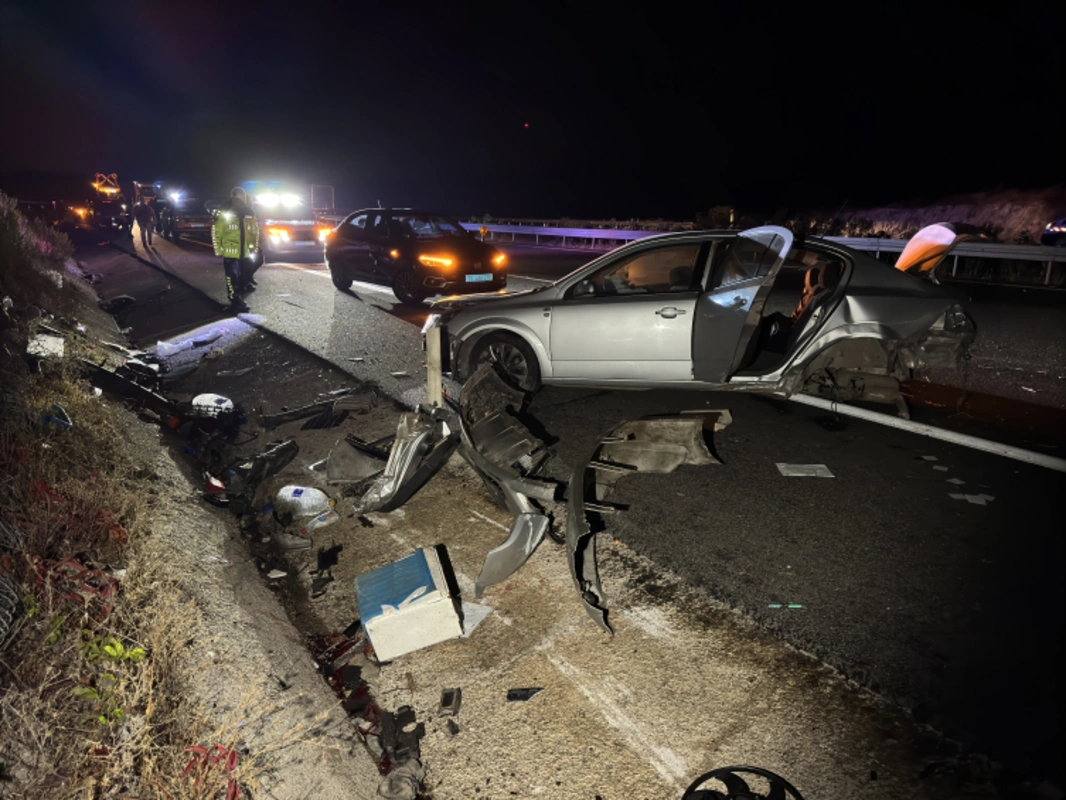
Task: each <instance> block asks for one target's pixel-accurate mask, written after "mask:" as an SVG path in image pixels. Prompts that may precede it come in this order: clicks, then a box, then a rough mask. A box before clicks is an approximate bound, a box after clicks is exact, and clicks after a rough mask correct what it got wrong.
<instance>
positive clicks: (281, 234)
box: [267, 228, 289, 242]
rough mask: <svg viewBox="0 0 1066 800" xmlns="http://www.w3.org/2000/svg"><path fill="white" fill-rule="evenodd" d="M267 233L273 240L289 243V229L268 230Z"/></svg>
mask: <svg viewBox="0 0 1066 800" xmlns="http://www.w3.org/2000/svg"><path fill="white" fill-rule="evenodd" d="M267 233H268V234H270V238H271V239H280V240H281V241H283V242H287V241H289V229H288V228H267Z"/></svg>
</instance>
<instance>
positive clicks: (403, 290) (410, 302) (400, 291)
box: [392, 267, 426, 306]
mask: <svg viewBox="0 0 1066 800" xmlns="http://www.w3.org/2000/svg"><path fill="white" fill-rule="evenodd" d="M419 288H420V286H419V281H418V273H416V272H415V271H414V270H413V269H411V268H410V267H407V268H406V269H402V270H400V271H399V272H397V273H396V277H395V278H393V279H392V292H393V294H395V295H396V299H397V300H399V301H400V302H401V303H403V304H404V305H405V306H421V305H422V303H423V302H424V301H425V299H426V296H425V295H424V294H422V292H420V291H419Z"/></svg>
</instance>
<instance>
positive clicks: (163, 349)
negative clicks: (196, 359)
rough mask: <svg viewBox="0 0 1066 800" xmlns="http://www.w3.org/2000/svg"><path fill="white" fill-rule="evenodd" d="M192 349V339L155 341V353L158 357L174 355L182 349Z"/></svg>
mask: <svg viewBox="0 0 1066 800" xmlns="http://www.w3.org/2000/svg"><path fill="white" fill-rule="evenodd" d="M191 349H192V339H184V340H183V341H180V342H156V345H155V354H156V355H157V356H159V357H160V358H170V357H171V356H176V355H177V354H178V353H180V352H182V351H183V350H191Z"/></svg>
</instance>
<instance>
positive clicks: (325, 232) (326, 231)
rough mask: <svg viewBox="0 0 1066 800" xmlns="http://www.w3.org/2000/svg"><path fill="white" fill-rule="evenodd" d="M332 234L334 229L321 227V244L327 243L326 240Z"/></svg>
mask: <svg viewBox="0 0 1066 800" xmlns="http://www.w3.org/2000/svg"><path fill="white" fill-rule="evenodd" d="M331 233H333V228H331V227H329V226H328V225H325V226H321V227H319V229H318V241H320V242H324V241H326V239H327V238H328V237H329V235H330V234H331Z"/></svg>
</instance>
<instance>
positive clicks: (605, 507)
mask: <svg viewBox="0 0 1066 800" xmlns="http://www.w3.org/2000/svg"><path fill="white" fill-rule="evenodd" d="M730 422H732V416H731V415H730V413H729V412H728V411H725V410H721V411H705V412H704V411H701V412H693V413H691V414H683V415H681V416H676V417H659V418H646V419H641V420H634V421H630V422H626V423H624V424H622V425H619V426H618V427H616V428H614V429H613V430H611V431H610V432H608V433H607V434H606V435H605V436H603V437H602V438H601V439H600V440H599V441H598V442H597V443H596V446H595V447H594V448H593V449H592V452H591V453H590V454H589V457H588V459H587V460H586V461H585V462H584V463H582V464H579V465H578V467H577V468H576V469H575V470H574V473H573V476H572V477H571V479H570V498H569V503H568V506H567V518H566V555H567V560H568V561H569V564H570V574H571V576H572V577H573V579H574V585H575V586H576V587H577V590H578V592H579V593H580V595H581V602H582V603H583V604H584V606H585V611H586V612H588V615H589V616H590V617H591V618H592V620H593V621H594V622H595V623H596V624H597V625H599V626H600V627H601V628H603V629H604V630H605V631H607V632H608V633H614V629H613V628H612V627H611V624H610V622H609V621H608V610H607V604H606V602H605V597H604V593H603V587H602V586H601V585H600V574H599V566H598V565H597V563H596V534H597V533H599V532H600V531H601V530H602V529H603V527H604V525H603V520H602V517H603V516H604V515H607V514H611V513H614V512H615V511H620V510H624V509H623V508H622V507H620V506H615V505H612V504H609V503H605V502H604V500H605V499H606V498H607V495H608V494H609V492H610V490H611V488H612V487H613V486H614V484H615V483H617V482H618V480H620V479H621V478H623V477H625V476H626V475H628V474H631V473H633V472H654V473H669V472H673V471H674V470H675V469H677V468H678V467H679V466H681V465H682V464H693V465H696V466H702V465H706V464H719V463H721V462H720V461H719V460H718V459H717V458H716V457H715V456H714V455H713V454H712V453H711V451H710V450H709V449H708V448H707V445H706V442H705V439H704V432H705V431H706V430H707V429H708V427H709V428H710V429H711V431H712V432H717V431H720V430H722V429H723V428H725V427H726V426H727V425H729V423H730Z"/></svg>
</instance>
